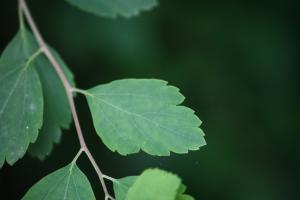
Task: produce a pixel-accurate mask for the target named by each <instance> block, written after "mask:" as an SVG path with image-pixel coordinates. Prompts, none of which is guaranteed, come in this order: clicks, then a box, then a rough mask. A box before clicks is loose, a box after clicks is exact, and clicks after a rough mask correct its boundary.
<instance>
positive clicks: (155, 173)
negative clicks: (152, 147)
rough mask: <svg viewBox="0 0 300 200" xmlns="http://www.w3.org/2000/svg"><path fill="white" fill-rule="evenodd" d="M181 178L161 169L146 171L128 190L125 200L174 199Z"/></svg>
mask: <svg viewBox="0 0 300 200" xmlns="http://www.w3.org/2000/svg"><path fill="white" fill-rule="evenodd" d="M180 182H181V181H180V178H178V177H177V176H176V175H174V174H171V173H168V172H165V171H163V170H159V169H148V170H146V171H144V172H143V173H142V174H141V175H140V176H139V177H138V178H137V179H136V181H135V182H134V184H133V185H132V186H131V188H130V189H129V190H128V193H127V196H126V199H125V200H141V199H143V200H153V199H160V200H174V199H175V197H176V195H177V190H178V188H179V186H180Z"/></svg>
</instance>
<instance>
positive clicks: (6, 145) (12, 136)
mask: <svg viewBox="0 0 300 200" xmlns="http://www.w3.org/2000/svg"><path fill="white" fill-rule="evenodd" d="M34 62H35V61H34V60H28V61H26V62H25V61H4V60H3V59H1V61H0V167H2V165H3V163H4V160H5V159H6V161H7V162H8V163H9V164H10V165H12V164H14V163H15V162H16V161H17V160H18V159H19V158H21V157H23V155H24V154H25V152H26V150H27V148H28V145H29V143H30V142H34V141H35V140H36V138H37V136H38V130H39V128H41V126H42V123H43V93H42V86H41V83H40V79H39V77H38V74H37V72H36V70H35V68H34V67H33V63H34Z"/></svg>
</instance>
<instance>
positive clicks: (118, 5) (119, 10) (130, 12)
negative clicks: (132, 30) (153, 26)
mask: <svg viewBox="0 0 300 200" xmlns="http://www.w3.org/2000/svg"><path fill="white" fill-rule="evenodd" d="M66 1H67V2H69V3H70V4H72V5H74V6H76V7H78V8H80V9H82V10H84V11H87V12H91V13H94V14H96V15H99V16H104V17H116V16H118V15H120V16H123V17H132V16H134V15H138V14H139V12H140V11H142V10H150V9H151V8H152V7H154V6H156V5H157V2H156V0H66Z"/></svg>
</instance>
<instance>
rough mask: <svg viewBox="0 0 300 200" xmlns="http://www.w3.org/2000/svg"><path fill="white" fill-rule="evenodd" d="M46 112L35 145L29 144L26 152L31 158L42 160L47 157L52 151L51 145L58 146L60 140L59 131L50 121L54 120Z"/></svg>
mask: <svg viewBox="0 0 300 200" xmlns="http://www.w3.org/2000/svg"><path fill="white" fill-rule="evenodd" d="M48 115H50V113H49V112H48V114H47V113H45V115H44V123H43V127H42V129H41V130H40V133H39V136H38V139H37V141H36V142H35V143H33V144H30V146H29V149H28V152H29V153H30V155H31V156H34V157H37V158H39V159H40V160H44V159H45V156H47V155H49V154H50V153H51V151H52V149H53V144H54V143H56V144H58V143H59V142H60V139H61V130H60V128H59V126H57V125H56V123H55V122H53V121H51V120H53V119H54V118H53V117H51V116H48Z"/></svg>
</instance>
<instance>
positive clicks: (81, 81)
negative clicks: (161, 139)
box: [0, 0, 300, 200]
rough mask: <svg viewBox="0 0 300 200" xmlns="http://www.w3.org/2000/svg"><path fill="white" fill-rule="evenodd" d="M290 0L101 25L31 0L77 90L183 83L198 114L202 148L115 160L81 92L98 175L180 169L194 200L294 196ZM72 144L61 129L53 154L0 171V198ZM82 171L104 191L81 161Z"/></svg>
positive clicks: (51, 0)
mask: <svg viewBox="0 0 300 200" xmlns="http://www.w3.org/2000/svg"><path fill="white" fill-rule="evenodd" d="M296 2H297V1H292V0H287V1H268V0H262V1H258V0H256V1H251V0H248V1H237V0H236V1H226V2H225V1H208V0H194V1H192V0H189V1H180V0H176V1H175V0H173V1H166V0H162V1H160V5H159V7H156V8H155V9H154V10H152V11H151V12H144V13H142V15H141V16H139V17H136V18H132V19H129V20H128V19H116V20H111V19H104V18H100V17H96V16H94V15H90V14H88V13H84V12H81V11H80V10H77V9H76V8H74V7H72V6H70V5H68V4H67V3H65V2H64V1H63V0H47V1H46V0H29V1H28V4H29V6H30V8H31V10H32V13H33V16H34V18H35V19H36V21H37V24H38V26H39V28H40V30H41V32H42V34H43V35H44V37H45V39H46V40H47V42H48V43H49V44H51V45H52V46H53V47H55V48H56V49H57V50H58V52H60V53H61V55H62V56H63V58H64V59H65V61H66V62H67V64H68V65H69V67H70V68H71V70H72V71H73V72H74V74H75V76H76V82H77V85H78V87H79V88H83V89H86V88H90V87H92V86H94V85H97V84H101V83H106V82H109V81H112V80H115V79H121V78H128V77H136V78H160V79H164V80H167V81H169V82H170V84H172V85H176V86H178V87H179V88H181V91H182V93H183V94H184V95H185V96H186V101H185V103H184V104H185V105H187V106H189V107H191V108H193V109H194V110H196V113H197V115H198V116H199V117H200V118H201V119H202V121H203V125H202V128H203V129H204V131H205V133H206V140H207V143H208V145H207V146H205V147H204V148H201V149H200V150H199V151H196V152H191V153H189V154H188V155H171V156H170V157H163V158H158V157H151V156H148V155H145V154H143V153H140V154H138V155H132V156H127V157H122V156H120V155H118V154H116V153H112V152H110V151H109V150H108V149H107V148H106V147H105V146H104V145H103V144H102V142H101V140H100V139H99V138H98V137H97V135H96V134H95V131H94V128H93V125H92V121H91V116H90V113H89V110H88V107H87V104H86V101H85V99H84V98H83V97H80V96H79V97H78V98H77V99H76V104H77V106H78V112H79V117H80V121H81V124H82V127H83V130H84V134H85V137H86V140H87V143H88V144H89V147H90V149H91V151H92V153H93V154H94V155H95V157H96V159H97V162H98V163H99V165H100V167H101V169H102V170H103V171H104V172H105V173H106V174H108V175H110V176H113V177H116V178H119V177H124V176H127V175H134V174H138V173H140V172H141V171H142V170H143V169H145V168H147V167H159V168H162V169H166V170H169V171H172V172H174V173H177V174H178V175H180V176H181V177H182V179H183V182H184V183H185V184H186V185H188V193H190V194H192V195H194V196H195V197H196V199H197V200H200V199H203V200H204V199H206V200H223V199H228V200H287V199H291V200H293V199H299V183H298V182H299V178H300V173H299V163H300V151H299V149H298V148H299V143H300V136H299V134H300V131H299V130H300V127H299V126H300V123H299V120H300V116H299V111H300V109H299V108H300V106H299V100H300V92H299V89H300V87H299V86H300V83H299V82H300V81H299V74H300V73H299V71H300V70H299V66H298V64H299V56H298V52H299V46H298V44H297V43H298V42H299V41H298V40H299V30H298V26H299V21H298V17H299V9H298V8H299V6H298V5H297V3H296ZM0 5H1V9H0V10H1V11H0V20H1V31H0V38H1V40H0V49H1V51H2V50H3V49H4V47H5V45H6V44H7V43H8V42H9V40H10V39H11V38H12V37H13V35H14V34H15V33H16V32H17V29H18V21H17V10H16V5H17V4H16V0H1V3H0ZM78 148H79V144H78V141H77V138H76V134H75V130H74V128H73V127H72V129H71V130H70V131H65V133H64V134H63V138H62V141H61V143H60V144H59V145H56V146H55V149H54V151H53V153H52V155H51V156H50V157H49V158H48V159H47V160H45V161H44V162H40V161H38V160H36V159H33V158H31V157H30V156H25V157H24V159H22V160H21V161H19V162H17V163H16V164H15V165H14V166H13V167H10V166H8V165H5V166H4V168H3V169H1V171H0V195H1V197H0V198H1V199H20V198H21V197H22V196H23V195H24V193H25V192H26V191H27V189H29V187H30V186H31V185H32V184H34V183H35V182H36V181H38V180H39V179H40V178H42V177H43V176H45V175H46V174H48V173H50V172H52V171H54V170H56V169H58V168H60V167H62V166H64V165H66V164H67V163H68V162H70V161H71V160H72V158H73V156H74V155H75V154H76V152H77V150H78ZM79 164H80V166H81V168H82V169H83V170H84V172H85V173H86V174H87V175H88V177H89V178H90V180H91V182H92V186H93V189H94V191H95V193H96V195H97V199H103V198H102V190H101V186H100V183H99V182H98V180H97V177H96V174H95V172H94V170H93V168H92V167H91V165H90V164H89V162H88V161H87V159H86V158H85V156H82V157H81V158H80V161H79Z"/></svg>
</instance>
